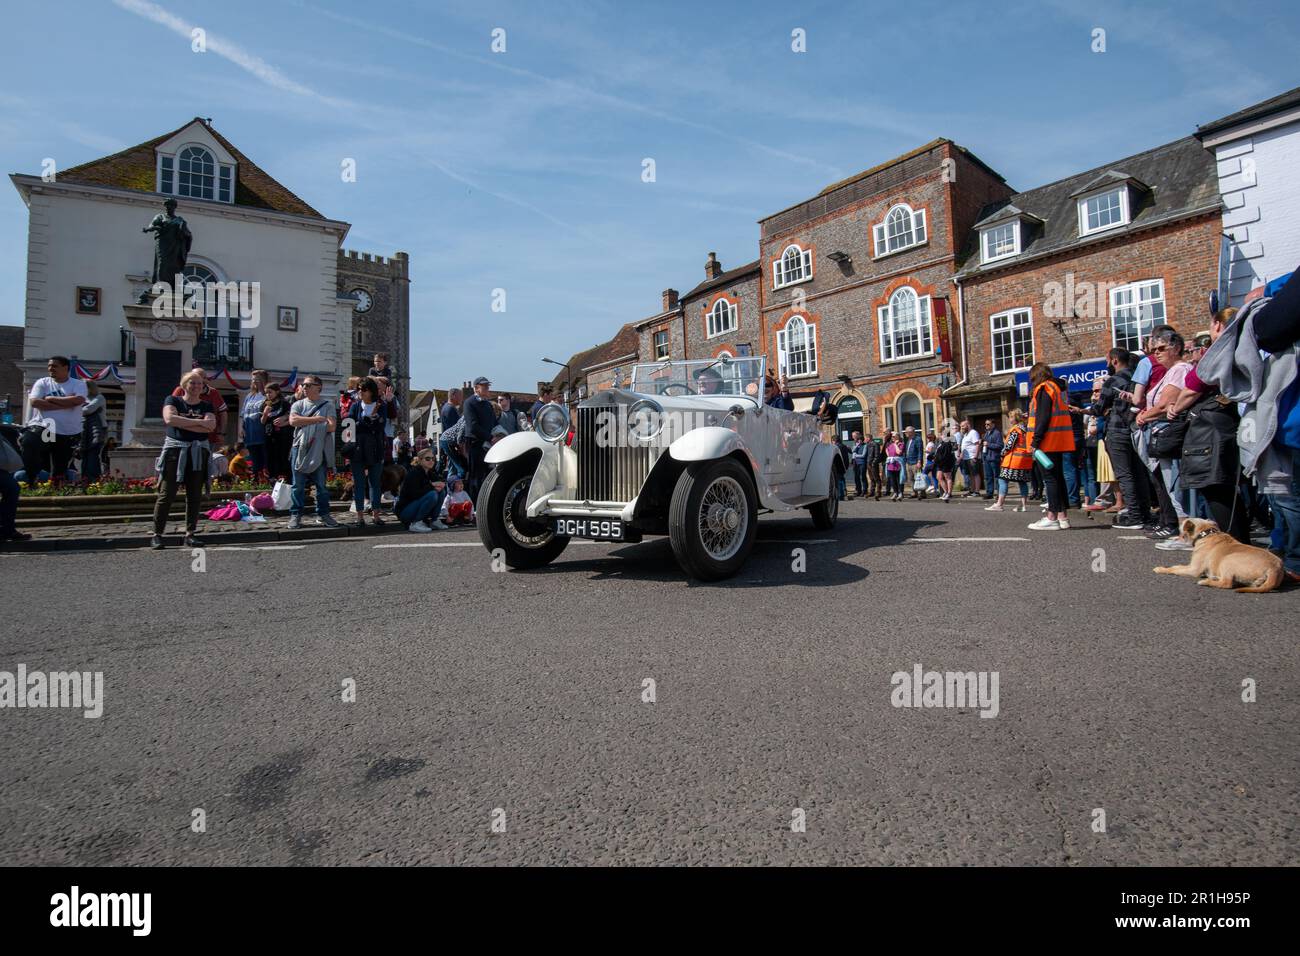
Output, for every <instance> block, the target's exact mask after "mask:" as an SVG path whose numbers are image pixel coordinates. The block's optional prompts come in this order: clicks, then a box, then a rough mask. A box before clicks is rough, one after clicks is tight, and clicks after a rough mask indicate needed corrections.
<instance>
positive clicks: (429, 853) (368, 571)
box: [0, 502, 1300, 865]
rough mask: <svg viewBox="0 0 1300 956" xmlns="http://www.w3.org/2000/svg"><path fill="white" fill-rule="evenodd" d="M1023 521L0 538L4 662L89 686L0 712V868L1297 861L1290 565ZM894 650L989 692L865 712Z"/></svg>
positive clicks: (1299, 702)
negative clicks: (1211, 573) (1200, 555)
mask: <svg viewBox="0 0 1300 956" xmlns="http://www.w3.org/2000/svg"><path fill="white" fill-rule="evenodd" d="M1035 517H1037V514H1036V513H1035V514H1030V515H1020V514H1015V513H1005V514H987V513H985V512H984V511H982V510H981V509H980V508H979V507H977V506H973V505H969V504H963V503H956V502H954V503H952V504H950V505H943V504H940V503H937V502H923V503H917V504H912V503H902V504H891V503H887V502H883V503H875V502H870V503H861V502H850V503H848V504H847V505H845V506H844V509H843V510H842V512H841V521H840V524H839V525H838V526H837V527H836V529H835V530H834V531H831V532H818V531H815V530H814V529H813V528H812V525H811V522H810V521H809V520H808V519H807V517H806V516H804V515H801V516H800V517H796V518H774V517H770V516H769V517H766V518H764V519H762V522H761V523H760V530H759V542H758V546H757V548H756V550H755V553H754V555H753V557H752V558H751V559H750V561H749V563H748V564H747V566H746V567H745V568H744V569H743V571H742V573H741V574H740V575H739V576H738V577H737V578H735V579H733V580H732V581H729V582H724V583H721V584H714V585H702V584H698V583H694V582H690V581H687V580H685V579H684V578H683V576H682V575H681V573H680V572H679V571H678V570H677V569H676V566H675V564H674V563H673V559H672V553H671V550H670V548H669V546H668V544H667V541H666V540H663V539H649V540H647V541H646V542H645V543H642V544H639V545H631V546H628V545H622V546H610V545H604V544H584V545H578V544H574V545H571V546H570V547H569V549H568V550H567V551H566V552H565V553H564V554H563V555H562V556H561V558H560V560H559V561H557V562H556V563H555V564H554V565H553V566H551V567H550V568H548V569H545V570H543V571H539V572H533V573H493V571H492V570H491V568H490V558H489V555H488V554H487V552H486V551H484V550H483V549H482V548H481V546H480V545H479V544H478V539H477V535H476V534H475V533H473V532H464V531H459V532H444V533H435V534H432V535H425V536H418V537H417V536H414V535H411V536H389V537H385V538H382V539H374V540H367V539H357V538H352V539H344V540H339V541H332V542H322V543H316V544H307V545H299V546H293V547H286V546H284V545H280V546H276V547H275V548H266V547H253V548H249V549H247V550H217V549H211V550H209V551H208V552H207V553H206V556H205V558H206V570H205V571H203V572H196V571H195V570H193V569H192V564H193V559H192V557H191V555H190V553H189V552H187V551H181V550H174V549H173V550H167V551H164V552H161V553H151V552H148V551H140V552H119V553H111V554H75V553H74V554H49V555H24V556H6V557H0V589H2V591H3V594H4V598H5V607H6V609H7V612H8V613H7V616H8V620H9V624H8V626H6V627H5V629H4V632H3V636H2V637H0V670H7V671H10V672H13V671H15V670H16V667H17V665H18V664H19V663H22V664H25V665H26V666H27V669H28V671H29V672H30V671H34V670H46V671H55V670H84V671H101V672H102V673H103V675H104V688H105V689H104V704H103V708H104V709H103V716H102V717H100V718H98V719H87V718H85V717H83V716H82V714H81V712H80V711H71V710H53V709H45V710H39V709H23V710H14V709H3V710H0V768H3V772H2V773H3V777H2V779H3V786H0V821H3V826H0V864H17V863H44V864H75V865H83V864H91V865H93V864H104V863H140V864H159V863H168V864H179V863H188V864H257V863H275V864H286V863H300V864H339V863H344V864H357V863H360V864H380V863H389V864H409V863H485V864H495V863H509V864H521V863H547V864H554V863H560V864H576V863H599V864H632V863H636V864H646V863H673V864H683V863H711V864H724V863H735V864H757V863H769V864H773V863H774V864H786V863H802V864H813V863H835V864H851V863H861V864H952V863H961V864H1035V865H1037V864H1041V865H1111V864H1174V865H1177V864H1286V863H1292V864H1293V863H1296V862H1297V845H1300V840H1298V839H1297V822H1296V821H1297V808H1300V793H1298V790H1300V759H1298V756H1297V746H1296V729H1297V727H1300V690H1298V688H1300V650H1298V649H1297V642H1296V627H1295V621H1296V617H1297V610H1298V609H1300V592H1296V591H1291V592H1288V593H1276V594H1269V595H1240V594H1234V593H1232V592H1224V591H1215V590H1210V589H1207V588H1199V587H1196V586H1195V585H1193V584H1192V583H1191V582H1189V581H1187V580H1185V579H1182V578H1178V577H1171V576H1165V575H1156V574H1153V573H1152V571H1151V568H1152V567H1153V566H1155V565H1157V564H1165V563H1182V562H1184V561H1185V560H1186V558H1185V556H1184V555H1182V554H1178V553H1174V554H1164V553H1161V552H1156V551H1154V550H1153V548H1152V546H1151V544H1150V543H1149V542H1147V541H1145V540H1126V539H1123V538H1122V537H1121V535H1123V534H1125V533H1123V532H1115V531H1111V530H1109V529H1103V528H1101V527H1096V526H1093V525H1092V524H1091V523H1088V522H1084V523H1083V526H1082V527H1079V528H1076V529H1074V530H1071V531H1069V532H1065V533H1049V534H1040V533H1037V532H1031V531H1028V530H1026V529H1025V525H1026V524H1027V523H1028V520H1029V519H1032V518H1035ZM943 538H950V539H953V538H956V539H964V538H976V539H989V538H1008V539H1014V540H948V541H944V540H937V539H943ZM417 544H418V545H424V546H422V547H405V546H409V545H417ZM394 545H402V546H403V547H395V546H394ZM795 549H803V551H804V554H805V558H806V570H804V571H795V570H792V565H793V564H794V563H795V562H796V558H797V554H795V553H794V552H795ZM1096 549H1101V551H1102V552H1104V560H1105V570H1104V571H1098V570H1094V567H1095V566H1096V562H1097V560H1098V554H1099V552H1097V550H1096ZM916 664H920V665H922V667H923V669H925V670H930V669H934V670H939V671H962V672H966V671H975V672H997V674H998V679H999V683H998V713H997V716H996V717H993V718H982V717H980V716H979V713H978V710H977V709H975V708H972V707H970V706H967V707H965V708H961V709H957V708H920V709H916V708H903V707H895V706H893V705H892V704H891V692H892V691H893V690H894V688H893V687H892V686H891V675H892V674H894V673H895V672H897V671H903V672H907V673H909V674H910V673H911V671H912V670H913V667H914V665H916ZM646 678H650V679H652V680H653V681H654V692H655V701H654V702H653V703H647V702H645V701H643V699H642V698H643V694H644V693H645V691H644V689H643V688H644V686H645V685H644V683H643V682H644V681H645V679H646ZM1247 678H1251V679H1253V680H1254V681H1255V682H1256V686H1257V695H1258V696H1257V699H1256V700H1255V701H1254V702H1253V703H1245V702H1243V700H1242V697H1241V695H1242V681H1243V680H1244V679H1247ZM347 680H353V681H355V686H356V699H355V702H345V701H344V700H343V699H342V697H343V690H342V688H343V686H344V682H345V681H347ZM196 808H200V809H202V810H203V811H204V823H205V828H206V829H205V831H204V832H195V831H194V828H193V826H192V820H193V819H194V810H195V809H196ZM796 808H798V809H801V810H802V811H803V814H802V816H803V820H804V826H805V830H804V831H803V832H796V831H795V830H793V829H792V821H793V820H794V819H795V817H796V815H797V814H796V813H795V811H796ZM1098 809H1100V810H1104V813H1105V832H1095V830H1094V827H1095V826H1096V821H1097V820H1098V817H1097V816H1096V813H1095V811H1096V810H1098ZM497 810H500V811H501V812H499V813H495V814H494V811H497ZM494 820H495V821H496V822H497V824H498V827H500V826H501V825H502V824H503V825H504V832H492V825H493V822H494Z"/></svg>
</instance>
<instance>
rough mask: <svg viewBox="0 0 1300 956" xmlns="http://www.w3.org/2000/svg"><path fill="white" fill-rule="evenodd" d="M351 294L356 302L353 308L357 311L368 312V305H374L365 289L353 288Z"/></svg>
mask: <svg viewBox="0 0 1300 956" xmlns="http://www.w3.org/2000/svg"><path fill="white" fill-rule="evenodd" d="M352 295H353V296H355V297H356V300H357V304H356V305H354V306H353V309H355V310H356V311H357V312H369V311H370V307H371V306H372V305H374V302H373V300H372V299H371V298H370V293H369V292H367V291H366V290H365V289H353V290H352Z"/></svg>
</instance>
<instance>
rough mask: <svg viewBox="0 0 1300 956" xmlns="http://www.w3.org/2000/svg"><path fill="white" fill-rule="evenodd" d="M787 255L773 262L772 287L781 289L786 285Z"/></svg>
mask: <svg viewBox="0 0 1300 956" xmlns="http://www.w3.org/2000/svg"><path fill="white" fill-rule="evenodd" d="M784 272H785V257H784V256H782V257H781V258H779V259H777V260H776V261H775V262H773V263H772V288H773V289H779V288H781V286H783V285H785V276H784Z"/></svg>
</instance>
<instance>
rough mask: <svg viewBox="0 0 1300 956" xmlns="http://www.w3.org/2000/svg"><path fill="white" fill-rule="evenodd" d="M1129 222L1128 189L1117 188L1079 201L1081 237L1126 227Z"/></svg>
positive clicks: (1125, 187)
mask: <svg viewBox="0 0 1300 956" xmlns="http://www.w3.org/2000/svg"><path fill="white" fill-rule="evenodd" d="M1128 222H1129V208H1128V187H1127V186H1117V187H1115V188H1114V189H1108V190H1106V191H1105V192H1102V193H1095V194H1093V195H1091V196H1085V197H1083V198H1082V199H1080V200H1079V235H1081V236H1086V235H1089V234H1091V233H1094V232H1102V231H1103V230H1106V229H1113V228H1115V227H1116V226H1126V225H1128Z"/></svg>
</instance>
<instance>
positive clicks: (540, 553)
mask: <svg viewBox="0 0 1300 956" xmlns="http://www.w3.org/2000/svg"><path fill="white" fill-rule="evenodd" d="M533 471H534V464H533V462H531V461H529V459H528V458H523V459H519V458H516V459H513V460H512V461H503V462H502V463H501V464H499V465H497V466H496V467H495V468H493V469H492V473H491V474H489V475H488V476H487V481H485V482H483V488H482V489H481V490H480V491H479V496H478V535H479V538H480V539H481V540H482V542H483V545H484V546H485V547H486V548H487V549H488V550H489V551H491V552H492V553H493V554H494V555H495V554H496V552H497V551H498V550H500V551H501V552H502V555H503V557H504V559H505V563H506V565H507V566H508V567H512V568H519V569H527V568H540V567H542V566H543V565H546V564H550V563H551V562H552V561H554V560H555V559H556V558H557V557H559V555H560V552H561V551H563V550H564V548H565V546H566V545H568V543H569V539H568V538H567V537H561V536H559V535H557V534H556V533H555V529H554V528H553V527H552V526H551V525H550V523H549V522H546V521H545V520H543V521H537V520H535V519H529V518H528V516H527V514H526V512H525V507H526V505H527V502H528V486H529V485H530V484H532V480H533Z"/></svg>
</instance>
